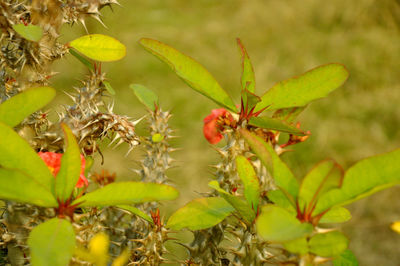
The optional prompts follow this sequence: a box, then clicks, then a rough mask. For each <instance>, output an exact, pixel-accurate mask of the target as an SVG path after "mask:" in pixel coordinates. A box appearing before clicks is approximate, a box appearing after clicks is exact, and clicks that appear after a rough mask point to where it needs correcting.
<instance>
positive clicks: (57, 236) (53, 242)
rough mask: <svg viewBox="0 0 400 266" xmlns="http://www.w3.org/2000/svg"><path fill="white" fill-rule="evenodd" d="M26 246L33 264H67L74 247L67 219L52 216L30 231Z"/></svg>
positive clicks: (58, 265) (71, 231)
mask: <svg viewBox="0 0 400 266" xmlns="http://www.w3.org/2000/svg"><path fill="white" fill-rule="evenodd" d="M28 246H29V248H30V251H31V263H32V265H33V266H36V265H38V266H39V265H53V266H66V265H69V261H70V260H71V258H72V254H73V252H74V249H75V233H74V229H73V228H72V225H71V223H70V222H68V221H67V220H64V219H59V218H53V219H51V220H48V221H46V222H44V223H42V224H40V225H38V226H36V227H35V228H34V229H33V230H32V231H31V233H30V235H29V239H28Z"/></svg>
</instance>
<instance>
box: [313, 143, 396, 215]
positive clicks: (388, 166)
mask: <svg viewBox="0 0 400 266" xmlns="http://www.w3.org/2000/svg"><path fill="white" fill-rule="evenodd" d="M399 162H400V149H397V150H394V151H392V152H389V153H385V154H381V155H376V156H373V157H370V158H367V159H364V160H361V161H359V162H357V163H356V164H355V165H353V166H352V167H350V169H348V170H347V171H346V173H345V175H344V178H343V184H342V186H341V187H340V188H338V189H332V190H330V191H328V192H326V193H325V194H324V195H322V196H321V198H320V199H319V200H318V203H317V206H316V209H315V211H314V214H319V213H321V212H323V211H325V210H327V209H329V208H331V207H333V206H341V205H346V204H349V203H351V202H353V201H356V200H359V199H361V198H364V197H366V196H369V195H371V194H373V193H376V192H378V191H380V190H382V189H385V188H388V187H391V186H393V185H395V184H398V183H399V182H400V164H399Z"/></svg>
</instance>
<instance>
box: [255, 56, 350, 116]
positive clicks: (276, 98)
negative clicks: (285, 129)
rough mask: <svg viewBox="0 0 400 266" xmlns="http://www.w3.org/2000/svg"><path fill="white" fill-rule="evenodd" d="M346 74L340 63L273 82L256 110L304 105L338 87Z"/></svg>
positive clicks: (345, 78) (347, 74) (345, 77)
mask: <svg viewBox="0 0 400 266" xmlns="http://www.w3.org/2000/svg"><path fill="white" fill-rule="evenodd" d="M348 76H349V73H348V71H347V70H346V68H345V67H344V66H343V65H340V64H327V65H322V66H319V67H316V68H314V69H312V70H310V71H308V72H306V73H304V74H302V75H300V76H298V77H294V78H290V79H288V80H285V81H281V82H279V83H277V84H275V85H274V86H273V87H272V88H271V89H269V90H268V91H267V92H266V93H265V94H264V95H263V96H262V97H261V99H262V101H261V102H260V103H259V104H258V105H257V107H256V110H261V109H263V108H265V107H267V106H269V109H270V110H276V109H282V108H288V107H298V106H304V105H306V104H308V103H309V102H311V101H313V100H316V99H319V98H323V97H325V96H326V95H328V94H329V93H330V92H332V91H333V90H335V89H337V88H338V87H340V86H341V85H342V84H343V83H344V82H345V81H346V80H347V78H348Z"/></svg>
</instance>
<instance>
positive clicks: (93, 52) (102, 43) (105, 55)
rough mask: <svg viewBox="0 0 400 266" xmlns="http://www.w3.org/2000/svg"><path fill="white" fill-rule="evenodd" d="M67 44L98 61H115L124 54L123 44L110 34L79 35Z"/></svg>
mask: <svg viewBox="0 0 400 266" xmlns="http://www.w3.org/2000/svg"><path fill="white" fill-rule="evenodd" d="M68 46H69V47H72V48H74V49H75V50H77V51H78V52H80V53H82V54H83V55H85V56H87V57H89V58H90V59H93V60H96V61H100V62H110V61H117V60H120V59H122V58H123V57H124V56H125V55H126V47H125V45H123V44H122V43H120V42H119V41H118V40H116V39H114V38H112V37H110V36H106V35H102V34H90V35H85V36H82V37H79V38H77V39H75V40H73V41H71V42H69V43H68Z"/></svg>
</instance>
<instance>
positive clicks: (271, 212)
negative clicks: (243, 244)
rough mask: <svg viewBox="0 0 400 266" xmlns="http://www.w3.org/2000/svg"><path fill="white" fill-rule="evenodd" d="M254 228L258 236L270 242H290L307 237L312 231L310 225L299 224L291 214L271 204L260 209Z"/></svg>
mask: <svg viewBox="0 0 400 266" xmlns="http://www.w3.org/2000/svg"><path fill="white" fill-rule="evenodd" d="M256 227H257V232H258V234H259V235H260V236H261V237H262V238H263V239H265V240H267V241H271V242H287V241H291V240H294V239H297V238H301V237H304V236H307V235H309V234H311V233H312V231H313V226H312V225H311V224H309V223H301V222H300V221H299V220H297V219H296V217H295V216H294V215H293V214H292V213H290V212H288V211H287V210H285V209H282V208H280V207H278V206H275V205H271V204H268V205H265V206H263V207H262V211H261V214H260V216H259V217H258V218H257V221H256Z"/></svg>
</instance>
